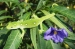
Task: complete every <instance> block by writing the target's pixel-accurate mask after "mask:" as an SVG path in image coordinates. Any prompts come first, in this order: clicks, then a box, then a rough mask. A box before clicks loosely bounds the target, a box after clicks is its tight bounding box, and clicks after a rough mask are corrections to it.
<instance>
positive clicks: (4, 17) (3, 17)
mask: <svg viewBox="0 0 75 49" xmlns="http://www.w3.org/2000/svg"><path fill="white" fill-rule="evenodd" d="M6 18H12V17H11V16H1V17H0V20H3V19H6Z"/></svg>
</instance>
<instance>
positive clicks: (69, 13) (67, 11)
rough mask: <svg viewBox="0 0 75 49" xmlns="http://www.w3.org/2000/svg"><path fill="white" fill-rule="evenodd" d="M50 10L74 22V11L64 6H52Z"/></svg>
mask: <svg viewBox="0 0 75 49" xmlns="http://www.w3.org/2000/svg"><path fill="white" fill-rule="evenodd" d="M51 10H53V11H55V12H58V13H60V14H62V15H64V16H66V17H68V18H69V19H70V20H72V21H74V22H75V10H71V9H68V8H66V7H64V6H53V7H52V8H51Z"/></svg>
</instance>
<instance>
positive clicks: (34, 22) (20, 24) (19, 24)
mask: <svg viewBox="0 0 75 49" xmlns="http://www.w3.org/2000/svg"><path fill="white" fill-rule="evenodd" d="M54 15H55V13H52V14H49V15H47V16H44V17H41V18H36V19H30V20H25V21H16V22H9V23H8V25H7V27H6V28H7V29H18V28H20V29H24V28H32V27H36V26H38V25H39V24H40V23H42V22H43V21H44V20H46V19H48V18H50V17H52V16H54Z"/></svg>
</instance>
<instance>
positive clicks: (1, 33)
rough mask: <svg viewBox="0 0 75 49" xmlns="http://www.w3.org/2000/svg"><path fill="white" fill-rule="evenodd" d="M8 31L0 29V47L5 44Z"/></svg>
mask: <svg viewBox="0 0 75 49" xmlns="http://www.w3.org/2000/svg"><path fill="white" fill-rule="evenodd" d="M8 31H9V30H7V29H2V30H0V47H1V46H3V45H4V44H5V41H6V39H7V37H8V35H9V33H8Z"/></svg>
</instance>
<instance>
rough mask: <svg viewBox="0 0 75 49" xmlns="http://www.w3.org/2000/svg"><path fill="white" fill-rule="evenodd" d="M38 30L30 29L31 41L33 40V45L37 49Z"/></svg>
mask: <svg viewBox="0 0 75 49" xmlns="http://www.w3.org/2000/svg"><path fill="white" fill-rule="evenodd" d="M36 30H37V29H36V28H31V29H30V36H31V40H32V43H33V46H34V48H35V49H37V43H36V32H37V31H36Z"/></svg>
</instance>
